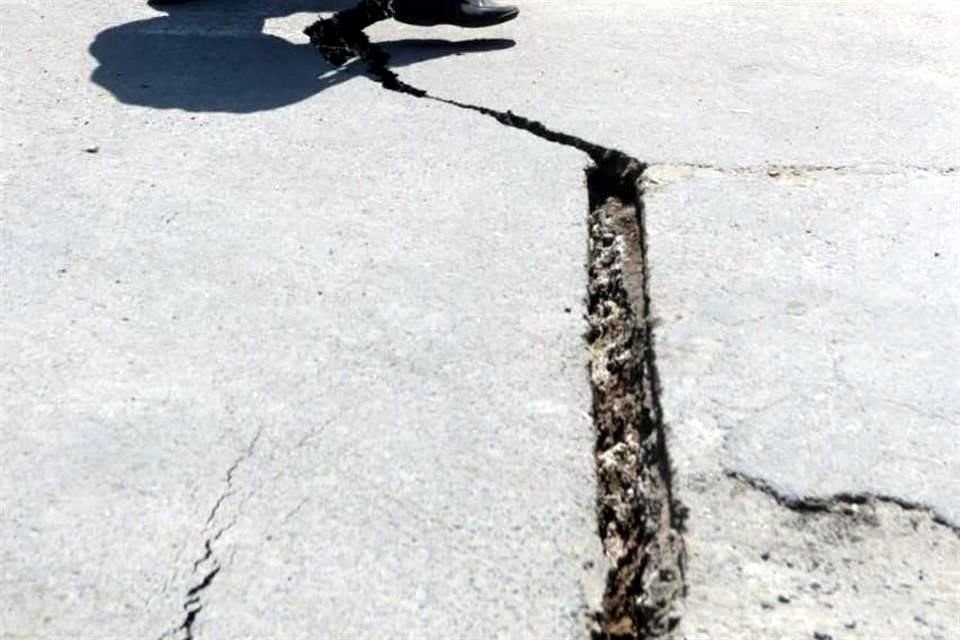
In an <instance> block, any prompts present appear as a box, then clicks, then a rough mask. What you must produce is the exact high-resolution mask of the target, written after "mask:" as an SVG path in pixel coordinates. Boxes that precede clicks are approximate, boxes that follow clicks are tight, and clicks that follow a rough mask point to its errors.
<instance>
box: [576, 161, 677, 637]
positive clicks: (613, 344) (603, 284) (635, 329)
mask: <svg viewBox="0 0 960 640" xmlns="http://www.w3.org/2000/svg"><path fill="white" fill-rule="evenodd" d="M588 186H589V188H590V216H589V237H588V242H589V252H588V258H589V265H588V269H589V279H588V283H589V284H588V287H589V290H588V298H587V318H588V320H589V323H590V328H589V331H588V334H587V341H588V342H589V345H590V382H591V387H592V389H593V420H594V427H595V429H596V436H597V444H596V451H595V455H596V465H597V481H598V484H599V487H598V514H597V517H598V527H599V534H600V538H601V540H602V541H603V547H604V551H605V553H606V555H607V558H608V560H609V561H610V568H609V574H608V578H607V588H606V593H605V594H604V603H603V615H602V618H601V620H600V621H599V629H598V630H597V633H596V635H597V636H598V637H600V638H617V639H619V638H624V639H626V638H670V637H673V636H674V635H676V634H677V633H678V625H679V622H680V603H681V602H682V599H683V595H684V593H685V588H686V587H685V581H684V572H683V567H684V558H685V554H684V545H683V537H682V529H683V509H682V508H681V507H680V506H679V504H678V503H677V502H676V501H675V500H674V498H673V495H672V491H671V467H670V459H669V455H668V451H667V446H666V433H665V429H664V425H663V420H662V414H661V410H660V402H659V389H658V375H657V367H656V356H655V351H654V348H653V331H652V326H651V325H652V323H651V321H650V318H649V314H648V311H649V309H650V301H649V294H648V289H647V262H646V237H645V231H644V222H643V200H642V186H641V183H640V181H639V179H638V180H637V181H635V182H633V184H632V185H610V184H609V176H608V175H607V174H605V173H604V172H602V171H598V170H595V169H591V170H589V171H588ZM631 186H632V190H633V196H632V197H628V198H627V199H624V198H623V195H624V193H625V192H626V191H628V190H629V188H630V187H631Z"/></svg>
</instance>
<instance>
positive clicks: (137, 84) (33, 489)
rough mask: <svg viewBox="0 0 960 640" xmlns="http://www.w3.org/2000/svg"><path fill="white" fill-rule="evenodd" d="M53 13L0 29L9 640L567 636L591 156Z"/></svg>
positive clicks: (250, 39)
mask: <svg viewBox="0 0 960 640" xmlns="http://www.w3.org/2000/svg"><path fill="white" fill-rule="evenodd" d="M280 4H282V3H280ZM259 6H261V7H266V6H272V5H271V4H270V3H262V4H261V5H259ZM47 9H48V8H47V7H46V6H45V5H38V4H36V3H26V2H8V3H4V4H3V14H4V15H3V20H4V23H6V24H17V25H18V27H17V29H16V30H10V32H9V33H6V34H5V37H4V39H3V44H2V47H3V53H2V61H3V62H2V64H3V70H2V72H3V84H4V91H5V98H4V102H3V108H4V113H3V122H4V131H5V134H4V136H3V141H2V145H3V157H4V163H3V164H4V166H3V191H4V207H3V209H4V210H3V215H4V223H3V227H2V229H3V232H2V242H3V244H2V251H0V255H2V274H3V277H2V287H3V293H2V300H3V309H2V315H3V332H2V337H3V345H2V346H3V367H2V374H0V375H2V388H3V413H2V419H3V430H2V433H3V438H2V459H3V461H4V463H3V465H2V487H3V491H2V500H3V504H2V510H3V521H4V524H3V527H2V533H0V536H2V537H0V548H2V553H3V556H2V561H3V586H2V590H3V594H4V595H3V598H2V603H3V605H2V622H3V624H2V631H3V635H4V637H9V638H37V637H74V638H78V637H93V636H96V637H102V638H120V637H140V638H142V637H160V636H161V634H164V633H165V632H170V633H169V634H168V635H169V637H177V636H182V635H184V633H185V630H183V629H180V630H177V629H176V627H178V626H180V625H182V624H183V623H184V622H186V621H187V620H188V619H190V616H191V615H192V613H194V612H195V613H196V614H197V615H196V616H195V617H194V618H192V619H190V623H191V629H190V630H191V633H192V634H193V637H196V638H222V637H239V636H241V635H250V636H259V637H263V636H266V635H272V636H275V637H288V638H294V637H301V638H302V637H331V636H362V637H394V636H395V635H396V632H397V630H398V629H405V630H407V631H409V632H410V633H411V634H414V635H418V636H423V637H451V636H453V637H465V636H469V635H471V634H476V633H478V630H481V629H482V630H483V634H484V636H485V637H511V638H514V637H531V638H532V637H576V636H578V635H583V634H584V633H585V630H586V625H585V619H584V615H585V613H586V611H587V609H588V608H589V607H590V606H592V604H591V603H592V602H593V601H595V599H596V597H598V596H599V593H598V592H599V591H600V590H601V589H602V586H603V583H602V578H603V576H602V567H601V562H600V557H599V547H600V545H599V540H598V537H597V535H596V532H595V526H596V525H595V516H594V493H595V483H594V470H593V459H592V449H593V441H594V436H593V433H592V425H591V421H590V418H589V414H588V411H589V397H590V394H589V387H588V383H587V378H586V374H585V367H586V359H585V353H584V344H583V340H582V338H581V333H582V331H583V328H584V322H583V320H582V317H581V313H580V312H579V310H578V308H579V305H580V302H581V300H582V298H583V295H584V291H585V286H586V284H585V270H584V267H583V264H584V254H585V246H586V239H585V232H584V220H585V217H586V211H587V201H586V192H585V189H584V187H583V174H582V169H583V166H584V164H585V159H584V158H583V156H582V155H581V154H579V153H576V152H572V151H571V152H565V151H563V150H560V149H557V148H556V147H554V146H552V145H548V144H546V143H543V142H541V141H539V140H537V139H536V138H533V137H531V136H527V135H524V134H522V133H519V132H510V131H505V130H503V129H502V128H501V127H499V126H498V125H496V124H495V123H493V122H487V121H483V120H480V119H477V118H475V117H471V116H468V115H465V114H460V113H456V112H451V111H450V110H448V109H445V108H443V107H442V106H439V105H429V104H419V103H415V102H414V101H411V100H410V99H408V98H406V97H404V96H400V95H395V94H389V93H386V92H383V91H382V90H381V89H380V88H379V87H378V86H377V85H375V84H374V83H372V82H370V81H369V80H367V79H365V78H363V77H358V76H357V75H356V74H350V75H349V76H348V77H349V80H348V81H344V82H338V83H335V84H331V83H327V82H325V81H323V80H322V79H318V76H319V75H321V74H322V73H323V72H324V71H325V70H326V69H325V68H324V65H323V63H322V62H321V60H320V59H319V58H318V57H317V56H316V55H315V53H314V52H312V51H310V50H308V49H307V48H306V47H305V46H304V45H303V44H302V41H303V38H302V37H301V36H299V34H298V33H297V32H295V31H293V30H289V31H287V32H286V33H282V34H280V35H283V36H286V37H288V38H289V39H290V41H287V40H283V41H280V36H279V35H273V36H269V37H267V36H261V35H258V32H257V29H258V28H259V27H260V26H261V23H262V20H260V19H259V18H257V15H259V14H256V15H253V17H251V18H250V20H240V19H237V20H234V21H233V22H232V23H231V24H232V26H231V29H232V30H231V31H229V33H226V34H224V33H220V32H218V31H217V29H218V28H219V27H220V23H219V22H217V21H216V20H215V18H216V13H208V14H207V15H206V16H202V15H201V16H196V15H195V16H194V17H193V18H192V22H190V23H189V24H193V25H194V26H196V25H198V24H203V21H204V20H207V21H208V22H207V24H208V25H209V27H210V29H209V33H207V32H202V31H197V30H191V29H188V28H181V26H182V25H181V26H177V25H174V24H173V23H165V22H163V20H164V19H162V18H161V19H160V21H159V22H158V19H157V18H155V17H150V16H155V15H156V14H155V12H153V11H151V10H149V9H148V8H147V7H146V6H141V5H139V4H137V5H131V4H130V3H128V2H110V3H101V4H98V5H97V6H96V7H93V6H91V5H89V4H88V3H74V4H73V5H70V6H61V7H58V10H57V11H56V12H55V13H54V12H48V11H47ZM234 9H235V10H239V11H241V12H242V11H243V7H239V8H237V7H234ZM65 15H69V16H76V20H74V19H72V18H71V20H70V21H67V22H64V21H63V20H62V18H63V16H65ZM248 17H250V16H248ZM210 20H213V21H212V22H210ZM307 21H308V16H301V19H300V21H299V22H297V23H296V24H297V26H298V27H302V24H303V23H306V22H307ZM165 25H166V26H165ZM238 25H240V26H238ZM243 25H248V26H249V27H250V30H247V31H244V30H243V29H247V27H244V26H243ZM167 27H169V28H167ZM241 27H242V28H241ZM237 29H240V31H237ZM117 30H120V31H119V32H118V31H117ZM98 34H99V37H98ZM295 41H299V42H301V44H292V42H295ZM91 43H94V46H93V48H92V50H91V52H90V53H89V54H88V53H87V48H88V47H89V46H90V45H91ZM280 49H282V50H283V53H282V54H280V53H277V51H278V50H280ZM446 50H448V51H456V50H457V49H456V47H455V46H453V45H448V46H447V49H446ZM277 56H279V57H280V59H279V62H278V59H277ZM215 72H216V73H215ZM91 74H92V75H93V79H94V82H90V77H91ZM118 74H119V75H118ZM195 74H199V75H195ZM204 74H206V75H204ZM257 78H260V79H264V78H271V80H270V82H272V83H273V84H271V85H270V86H278V87H279V86H285V87H287V88H288V89H290V91H289V92H288V93H286V94H284V95H281V96H277V95H275V94H272V93H271V92H270V91H269V90H265V89H264V87H263V86H258V84H257V83H256V79H257ZM198 79H201V80H210V81H211V83H210V84H209V85H206V86H203V84H202V83H199V82H198ZM177 87H181V88H182V91H178V90H177ZM268 88H269V87H268ZM301 98H302V99H301ZM308 98H309V99H308ZM268 100H272V102H271V101H268ZM281 107H282V108H281ZM521 158H522V159H523V161H522V162H519V161H518V159H521ZM477 603H482V604H481V606H477ZM201 607H202V610H201Z"/></svg>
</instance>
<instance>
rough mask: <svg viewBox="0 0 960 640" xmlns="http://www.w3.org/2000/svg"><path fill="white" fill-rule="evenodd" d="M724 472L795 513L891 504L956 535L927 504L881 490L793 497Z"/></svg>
mask: <svg viewBox="0 0 960 640" xmlns="http://www.w3.org/2000/svg"><path fill="white" fill-rule="evenodd" d="M724 475H725V476H726V477H728V478H731V479H732V480H734V481H736V482H739V483H741V484H744V485H746V486H748V487H750V488H751V489H753V490H755V491H759V492H761V493H764V494H766V495H768V496H770V497H771V498H773V500H774V501H775V502H776V503H777V504H778V505H780V506H781V507H783V508H784V509H789V510H791V511H796V512H798V513H834V514H841V515H844V514H848V513H850V512H851V508H852V507H854V506H862V505H870V504H871V503H886V504H893V505H896V506H898V507H900V508H901V509H903V510H904V511H918V512H921V513H924V514H926V515H927V516H929V517H930V519H931V520H932V521H933V522H934V523H935V524H937V525H939V526H942V527H944V528H946V529H948V530H950V531H952V532H953V534H954V535H956V536H957V537H960V526H958V525H956V524H953V523H952V522H949V521H948V520H947V519H946V518H944V517H943V516H942V515H941V514H940V513H938V512H937V511H936V510H935V509H933V508H932V507H930V506H929V505H925V504H923V503H920V502H913V501H910V500H905V499H903V498H900V497H897V496H890V495H886V494H881V493H869V492H864V493H846V492H844V493H837V494H833V495H830V496H825V497H819V496H796V495H789V494H786V493H784V492H782V491H780V490H779V489H777V488H776V487H774V486H773V485H771V484H770V483H769V482H767V481H766V480H763V479H762V478H756V477H754V476H750V475H747V474H745V473H742V472H739V471H731V470H726V471H724Z"/></svg>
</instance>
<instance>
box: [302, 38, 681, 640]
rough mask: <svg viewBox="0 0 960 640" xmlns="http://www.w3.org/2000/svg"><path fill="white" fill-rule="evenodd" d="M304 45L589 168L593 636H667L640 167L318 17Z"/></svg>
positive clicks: (669, 549) (674, 539)
mask: <svg viewBox="0 0 960 640" xmlns="http://www.w3.org/2000/svg"><path fill="white" fill-rule="evenodd" d="M305 32H306V34H307V35H308V36H310V39H311V42H312V43H313V44H314V45H315V46H317V47H318V48H319V49H320V50H321V51H322V52H326V53H327V54H329V53H330V51H336V55H335V57H337V58H338V62H342V61H344V60H345V59H346V58H348V57H351V55H352V56H356V57H359V58H360V59H361V60H362V61H363V62H364V63H365V64H366V66H367V68H368V70H369V72H370V74H371V75H372V76H373V77H374V78H375V79H376V80H377V81H378V82H379V83H380V84H381V85H382V86H383V87H384V88H386V89H389V90H391V91H397V92H400V93H404V94H407V95H410V96H413V97H415V98H418V99H425V100H433V101H436V102H440V103H443V104H447V105H450V106H453V107H457V108H459V109H464V110H468V111H473V112H475V113H480V114H482V115H485V116H489V117H491V118H493V119H495V120H496V121H497V122H499V123H500V124H502V125H505V126H508V127H512V128H515V129H521V130H523V131H527V132H528V133H531V134H533V135H535V136H537V137H539V138H542V139H544V140H547V141H549V142H554V143H556V144H561V145H564V146H568V147H573V148H575V149H579V150H580V151H583V152H584V153H586V154H587V155H588V156H589V157H590V159H591V160H592V161H593V166H592V167H590V168H589V169H588V170H587V184H588V188H589V196H590V212H589V291H588V318H589V323H590V328H589V331H588V334H587V339H588V342H589V346H590V354H591V359H590V360H591V362H590V378H591V385H592V389H593V414H594V424H595V427H596V436H597V441H596V450H595V458H596V468H597V479H598V492H597V511H598V526H599V534H600V537H601V540H602V542H603V547H604V551H605V554H606V556H607V558H608V560H609V563H610V566H609V568H608V574H607V585H606V590H605V594H604V601H603V609H602V611H600V612H597V613H596V615H595V620H594V623H595V624H594V625H593V629H592V631H593V634H594V637H595V638H598V639H608V640H627V639H633V638H671V637H675V636H676V635H678V634H679V631H678V625H679V621H680V604H681V602H682V599H683V596H684V593H685V588H686V587H685V582H684V572H683V565H684V557H685V556H684V546H683V538H682V529H683V510H682V508H681V507H680V506H679V504H678V503H677V502H676V501H675V500H674V498H673V495H672V492H671V468H670V461H669V457H668V452H667V447H666V441H665V430H664V425H663V419H662V414H661V411H660V403H659V400H658V397H659V396H658V392H659V390H658V377H657V369H656V358H655V352H654V348H653V346H654V345H653V333H652V326H651V322H650V319H649V316H648V310H649V308H650V301H649V293H648V288H647V263H646V236H645V231H644V221H643V215H644V211H643V200H642V182H641V180H642V176H643V171H644V169H645V165H644V164H643V163H641V162H639V161H637V160H636V159H634V158H631V157H630V156H628V155H626V154H625V153H623V152H621V151H618V150H616V149H610V148H607V147H603V146H601V145H597V144H594V143H591V142H588V141H586V140H583V139H582V138H578V137H576V136H573V135H570V134H567V133H563V132H559V131H554V130H552V129H550V128H548V127H546V126H545V125H543V124H542V123H540V122H537V121H535V120H531V119H529V118H525V117H523V116H518V115H516V114H514V113H512V112H510V111H498V110H495V109H490V108H487V107H484V106H481V105H476V104H470V103H465V102H460V101H457V100H452V99H449V98H441V97H437V96H432V95H430V94H429V93H428V92H427V91H424V90H422V89H419V88H417V87H414V86H411V85H409V84H407V83H405V82H403V81H402V80H401V79H400V78H399V77H398V76H397V74H396V73H395V72H394V71H392V70H391V69H390V68H389V66H388V63H389V54H387V52H386V51H384V50H383V49H382V48H380V47H378V46H376V45H374V44H372V43H371V42H370V40H369V39H368V38H367V36H366V34H364V33H363V32H360V31H345V30H338V29H337V26H336V23H335V22H334V21H330V20H321V21H320V22H317V23H316V24H314V25H312V26H311V27H309V28H308V29H306V31H305Z"/></svg>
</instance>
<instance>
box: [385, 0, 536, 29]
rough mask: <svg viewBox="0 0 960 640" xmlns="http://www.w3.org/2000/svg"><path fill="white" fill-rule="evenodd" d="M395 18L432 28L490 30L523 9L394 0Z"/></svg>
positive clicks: (449, 0)
mask: <svg viewBox="0 0 960 640" xmlns="http://www.w3.org/2000/svg"><path fill="white" fill-rule="evenodd" d="M393 11H394V16H393V17H394V18H395V19H396V20H399V21H400V22H405V23H406V24H413V25H417V26H422V27H432V26H434V25H438V24H452V25H454V26H457V27H469V28H474V27H489V26H492V25H495V24H500V23H501V22H507V21H508V20H513V19H514V18H516V17H517V15H518V14H519V13H520V9H518V8H517V7H513V6H509V5H499V4H496V3H494V2H491V0H394V2H393Z"/></svg>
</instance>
